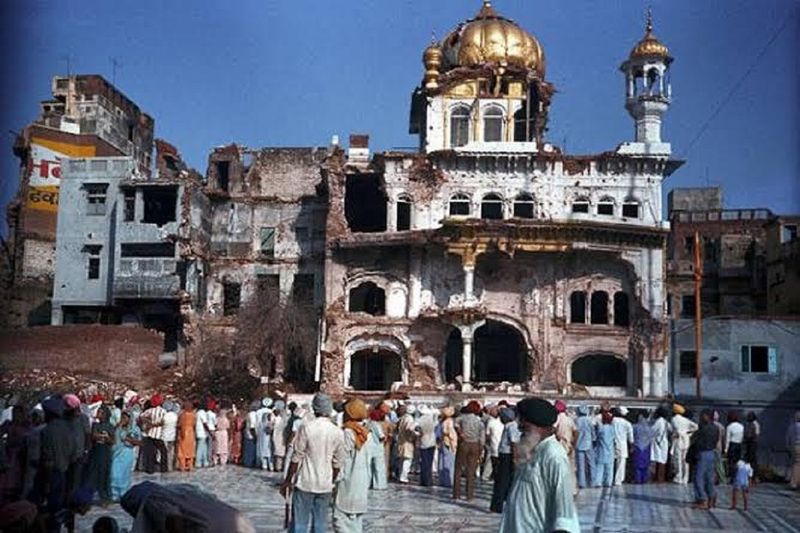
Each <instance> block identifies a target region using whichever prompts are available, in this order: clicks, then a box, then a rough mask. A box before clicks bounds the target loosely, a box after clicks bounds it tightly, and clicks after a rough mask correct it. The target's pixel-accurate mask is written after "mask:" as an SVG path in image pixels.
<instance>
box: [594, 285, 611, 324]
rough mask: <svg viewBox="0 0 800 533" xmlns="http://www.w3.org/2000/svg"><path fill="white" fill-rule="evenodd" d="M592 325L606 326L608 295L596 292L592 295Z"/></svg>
mask: <svg viewBox="0 0 800 533" xmlns="http://www.w3.org/2000/svg"><path fill="white" fill-rule="evenodd" d="M591 323H592V324H608V293H607V292H606V291H596V292H593V293H592V316H591Z"/></svg>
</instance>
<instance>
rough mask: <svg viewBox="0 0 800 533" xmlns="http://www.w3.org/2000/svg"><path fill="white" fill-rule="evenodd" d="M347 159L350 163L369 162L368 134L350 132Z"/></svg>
mask: <svg viewBox="0 0 800 533" xmlns="http://www.w3.org/2000/svg"><path fill="white" fill-rule="evenodd" d="M347 161H348V162H349V163H351V164H359V163H369V135H364V134H357V133H351V134H350V148H349V149H348V150H347Z"/></svg>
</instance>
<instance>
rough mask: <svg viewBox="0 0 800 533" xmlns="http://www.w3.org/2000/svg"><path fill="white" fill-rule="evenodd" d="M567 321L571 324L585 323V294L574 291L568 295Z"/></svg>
mask: <svg viewBox="0 0 800 533" xmlns="http://www.w3.org/2000/svg"><path fill="white" fill-rule="evenodd" d="M569 321H570V323H572V324H585V323H586V293H585V292H583V291H575V292H573V293H572V294H570V295H569Z"/></svg>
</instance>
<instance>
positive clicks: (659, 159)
mask: <svg viewBox="0 0 800 533" xmlns="http://www.w3.org/2000/svg"><path fill="white" fill-rule="evenodd" d="M671 62H672V58H671V57H670V56H669V52H668V49H667V47H666V46H665V45H664V44H662V43H661V42H660V41H658V40H657V38H656V37H655V36H654V34H653V31H652V24H651V22H650V21H649V20H648V23H647V28H646V32H645V35H644V37H643V38H642V39H641V41H639V42H638V43H637V44H636V45H635V46H634V48H633V50H632V51H631V52H630V54H629V56H628V58H627V59H626V60H625V61H624V62H623V63H622V65H621V71H622V74H623V76H624V81H625V83H624V85H623V87H624V91H625V98H626V100H625V102H626V109H627V110H628V112H629V113H630V115H631V116H632V118H633V120H634V122H635V137H634V139H633V140H632V141H630V142H625V143H623V144H621V145H620V146H618V147H617V148H616V149H614V150H611V151H608V152H604V153H599V154H593V155H569V154H565V153H563V152H562V151H561V150H560V149H559V147H557V146H554V145H552V144H550V143H549V142H547V140H546V135H545V134H546V131H547V121H548V112H549V107H550V104H551V99H552V97H553V95H554V94H555V87H554V86H553V85H552V83H550V82H548V81H547V79H546V70H545V54H544V50H543V48H542V46H541V44H540V43H539V41H538V40H537V39H536V37H534V36H533V35H532V34H530V33H528V32H527V31H526V30H524V29H523V28H521V27H520V26H518V25H517V24H516V23H514V22H513V21H511V20H509V19H507V18H505V17H503V16H502V15H500V14H498V13H497V11H496V10H495V9H494V7H493V6H492V5H491V4H490V2H488V1H487V2H484V5H483V7H482V8H481V10H480V11H479V13H478V14H477V15H476V16H475V17H474V18H472V19H469V20H467V21H465V22H462V23H461V24H459V25H458V26H457V27H456V28H455V29H454V30H453V31H451V32H450V33H449V34H447V35H446V36H445V38H444V39H442V40H441V41H439V42H434V43H433V44H431V45H430V46H429V47H428V48H427V49H426V50H425V51H424V54H423V64H424V67H425V70H424V76H423V80H422V83H421V84H420V86H419V87H418V88H417V89H416V90H414V92H413V95H412V99H411V119H410V131H411V133H415V134H418V135H419V140H420V145H419V146H420V149H419V152H416V153H405V152H384V153H379V154H376V155H375V156H374V157H370V156H369V154H368V143H367V139H366V138H364V137H359V136H357V137H355V138H351V143H350V150H349V152H348V154H347V155H346V156H345V154H344V153H343V152H341V151H337V152H335V153H334V154H333V155H332V156H331V157H330V158H329V159H328V160H327V161H326V162H325V164H324V165H323V178H324V180H325V184H326V189H327V194H328V202H329V205H328V207H329V211H328V217H327V226H326V231H327V247H326V254H325V269H324V273H325V283H324V287H325V311H324V331H323V332H322V339H321V358H320V369H319V370H320V378H321V387H322V388H323V389H324V390H328V391H331V392H334V393H340V392H343V391H348V390H353V391H377V390H387V389H389V388H392V387H395V388H396V387H399V388H401V389H403V390H409V391H413V390H419V391H433V390H439V391H446V390H487V391H491V390H498V391H510V392H512V391H521V392H522V391H552V392H572V393H583V394H586V393H588V394H592V395H600V396H605V395H625V394H627V395H637V394H641V395H645V396H661V395H663V394H665V393H666V392H667V382H668V380H667V364H666V361H665V357H666V354H665V350H664V346H665V340H666V328H665V319H666V314H665V310H666V309H665V291H664V281H665V279H664V278H665V273H664V254H665V248H666V243H667V234H668V231H669V224H668V222H666V221H664V220H662V217H661V211H662V206H661V190H662V182H663V180H664V179H665V178H666V177H667V176H669V175H670V174H671V173H672V172H674V171H675V169H677V168H678V167H679V166H680V162H679V161H676V160H674V159H672V158H671V148H670V144H669V143H668V142H665V141H664V140H662V138H661V120H662V116H663V115H664V113H665V112H666V111H667V109H668V108H669V105H670V102H671V87H670V84H669V81H668V80H669V66H670V63H671Z"/></svg>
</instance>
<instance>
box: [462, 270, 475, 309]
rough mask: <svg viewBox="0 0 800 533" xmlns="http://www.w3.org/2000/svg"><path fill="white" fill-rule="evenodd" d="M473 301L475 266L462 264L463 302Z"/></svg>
mask: <svg viewBox="0 0 800 533" xmlns="http://www.w3.org/2000/svg"><path fill="white" fill-rule="evenodd" d="M474 301H475V267H474V266H467V265H464V303H470V302H474Z"/></svg>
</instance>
